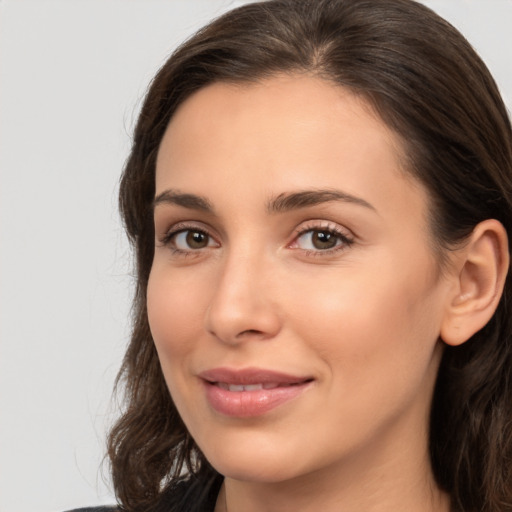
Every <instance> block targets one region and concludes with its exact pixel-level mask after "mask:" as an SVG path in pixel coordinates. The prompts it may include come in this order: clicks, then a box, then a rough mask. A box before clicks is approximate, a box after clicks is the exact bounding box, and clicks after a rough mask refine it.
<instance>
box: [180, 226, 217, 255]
mask: <svg viewBox="0 0 512 512" xmlns="http://www.w3.org/2000/svg"><path fill="white" fill-rule="evenodd" d="M173 241H174V246H175V248H176V249H178V250H180V251H187V250H190V249H204V248H205V247H210V246H212V245H215V244H214V243H212V242H213V240H212V239H211V237H210V235H208V233H205V232H204V231H198V230H193V229H187V230H185V231H180V232H178V233H175V234H174V236H173Z"/></svg>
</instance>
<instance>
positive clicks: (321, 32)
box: [109, 0, 512, 512]
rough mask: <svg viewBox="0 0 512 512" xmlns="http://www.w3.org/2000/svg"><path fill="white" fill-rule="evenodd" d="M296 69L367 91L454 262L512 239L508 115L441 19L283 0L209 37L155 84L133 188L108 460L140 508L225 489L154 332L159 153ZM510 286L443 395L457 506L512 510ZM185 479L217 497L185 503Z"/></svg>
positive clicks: (123, 491) (433, 436) (240, 15)
mask: <svg viewBox="0 0 512 512" xmlns="http://www.w3.org/2000/svg"><path fill="white" fill-rule="evenodd" d="M297 72H299V73H309V74H314V75H316V76H320V77H322V78H324V79H325V80H328V81H330V82H332V83H333V84H337V85H340V86H342V87H345V88H348V89H350V90H352V91H353V92H354V93H356V94H359V95H362V96H363V97H364V98H365V99H366V100H367V101H368V102H369V103H370V104H371V105H372V106H373V107H374V108H375V109H376V111H377V112H378V114H379V115H380V116H381V117H382V119H383V120H384V122H385V123H386V124H387V125H388V126H389V127H391V128H392V129H393V130H394V131H395V132H396V133H397V134H398V135H399V136H400V137H401V138H402V140H403V143H404V146H405V148H406V150H407V156H408V164H407V167H408V171H409V172H410V173H411V174H412V175H413V176H414V177H415V178H416V179H418V180H419V181H420V182H421V183H422V184H423V185H424V186H425V187H426V189H427V190H428V191H429V194H430V200H431V210H430V216H431V219H430V220H431V227H432V233H433V234H434V238H435V240H436V242H437V249H438V253H439V255H440V257H441V256H442V254H443V252H444V251H446V250H447V249H448V248H449V247H451V246H452V245H453V244H454V243H456V242H460V241H461V240H463V239H464V238H465V237H467V236H468V235H469V234H470V233H471V231H472V230H473V228H474V226H475V225H476V224H477V223H479V222H480V221H482V220H485V219H489V218H494V219H498V220H499V221H501V222H502V224H503V225H504V226H505V228H506V230H507V232H508V234H509V239H511V240H512V130H511V126H510V120H509V118H508V115H507V111H506V109H505V107H504V105H503V102H502V100H501V98H500V95H499V92H498V89H497V87H496V84H495V83H494V81H493V79H492V77H491V75H490V73H489V71H488V70H487V68H486V67H485V65H484V64H483V62H482V61H481V60H480V58H479V57H478V56H477V55H476V53H475V52H474V51H473V49H472V48H471V46H470V45H469V43H468V42H467V41H466V40H465V39H464V37H463V36H462V35H461V34H460V33H459V32H458V31H457V30H455V29H454V28H453V27H452V26H451V25H450V24H449V23H447V22H446V21H444V20H443V19H441V18H440V17H438V16H437V15H436V14H434V13H433V12H432V11H431V10H429V9H428V8H426V7H425V6H423V5H421V4H418V3H416V2H414V1H412V0H378V1H375V0H270V1H266V2H260V3H254V4H248V5H245V6H242V7H240V8H238V9H235V10H233V11H230V12H228V13H227V14H225V15H223V16H222V17H220V18H219V19H217V20H215V21H214V22H212V23H211V24H210V25H208V26H207V27H205V28H204V29H202V30H201V31H199V32H198V33H197V34H196V35H195V36H193V37H192V38H191V39H190V40H188V41H186V42H185V43H184V44H183V45H182V46H181V47H180V48H178V50H177V51H176V52H175V53H174V54H173V55H172V56H171V58H170V59H169V60H168V61H167V62H166V63H165V64H164V66H163V67H162V68H161V70H160V71H159V72H158V74H157V75H156V77H155V78H154V80H153V82H152V84H151V86H150V88H149V91H148V93H147V96H146V99H145V102H144V104H143V107H142V110H141V113H140V116H139V119H138V123H137V126H136V128H135V133H134V140H133V147H132V150H131V153H130V156H129V158H128V160H127V163H126V167H125V169H124V173H123V176H122V180H121V187H120V209H121V213H122V215H123V218H124V222H125V225H126V230H127V233H128V237H129V239H130V241H131V243H132V244H133V247H134V250H135V254H136V277H137V287H136V292H135V300H134V305H133V334H132V338H131V342H130V345H129V347H128V350H127V352H126V356H125V359H124V362H123V366H122V369H121V371H120V374H119V377H118V379H119V380H118V383H119V384H120V385H121V384H122V385H123V389H124V392H125V399H126V400H125V403H126V407H125V410H124V411H123V414H122V416H121V418H120V419H119V421H118V423H117V424H116V425H115V426H114V428H113V429H112V431H111V434H110V438H109V456H110V459H111V464H112V474H113V482H114V486H115V490H116V493H117V496H118V499H119V502H120V504H121V505H122V507H123V508H124V509H126V510H127V511H142V510H146V511H147V510H157V509H158V507H159V504H160V505H162V504H163V503H164V502H165V506H166V507H167V508H166V510H176V511H177V510H179V511H180V512H181V511H184V510H202V508H201V507H203V506H204V503H206V501H207V499H208V496H207V494H208V492H209V491H208V489H210V492H215V490H216V489H217V488H218V485H219V482H220V479H221V477H220V475H218V474H217V473H216V472H215V470H214V469H213V468H212V467H211V466H210V465H209V464H208V462H207V461H206V460H205V458H204V457H203V456H202V454H201V452H200V451H199V449H198V448H197V446H196V445H195V443H194V441H193V440H192V439H191V438H190V436H189V434H188V432H187V430H186V428H185V426H184V425H183V423H182V422H181V420H180V417H179V415H178V413H177V411H176V408H175V406H174V404H173V402H172V399H171V397H170V395H169V392H168V390H167V388H166V385H165V382H164V378H163V375H162V372H161V369H160V365H159V361H158V357H157V353H156V351H155V347H154V344H153V341H152V338H151V333H150V330H149V326H148V319H147V312H146V288H147V282H148V276H149V272H150V269H151V264H152V258H153V249H154V247H153V244H154V228H153V218H152V215H153V212H152V201H153V197H154V186H155V160H156V154H157V151H158V148H159V144H160V141H161V140H162V137H163V134H164V131H165V129H166V127H167V125H168V123H169V120H170V119H171V117H172V115H173V113H174V112H175V110H176V108H177V107H178V106H179V105H180V104H181V103H182V102H183V101H185V100H186V99H187V98H188V97H189V96H190V95H191V94H193V93H194V92H195V91H197V90H198V89H200V88H202V87H204V86H206V85H207V84H210V83H212V82H234V83H243V82H253V81H257V80H260V79H263V78H265V77H268V76H272V75H274V74H276V73H297ZM511 286H512V284H511V278H510V276H509V277H508V278H507V282H506V285H505V291H504V294H503V297H502V299H501V302H500V304H499V306H498V309H497V311H496V313H495V315H494V317H493V318H492V319H491V321H490V322H489V323H488V324H487V326H486V327H485V328H484V329H482V330H481V331H480V332H478V333H477V334H475V335H474V336H473V337H472V339H470V340H469V341H468V342H466V343H465V344H463V345H462V346H460V347H457V348H452V347H446V350H445V352H444V356H443V360H442V362H441V367H440V370H439V376H438V381H437V384H436V390H435V394H434V399H433V404H432V415H431V427H430V447H431V462H432V467H433V471H434V474H435V477H436V479H437V481H438V484H439V485H440V486H441V488H443V489H445V490H446V491H447V492H448V493H450V495H451V497H452V503H453V506H454V507H456V508H459V509H461V510H464V511H465V512H491V511H492V512H499V511H505V510H511V509H512V481H511V472H512V347H511V343H512V340H511V334H512V311H511V307H512V306H511V304H512V303H511V299H512V295H511V292H512V289H511ZM187 482H188V484H190V485H192V484H191V482H195V483H196V484H197V485H196V487H195V489H203V490H204V492H203V495H201V493H199V494H195V495H194V496H193V497H190V492H189V493H188V495H187V496H185V494H186V490H187V489H188V490H190V485H188V484H187ZM211 489H213V491H211ZM185 498H186V499H185ZM180 500H181V501H180ZM184 501H187V504H186V505H185V504H184ZM162 506H163V505H162Z"/></svg>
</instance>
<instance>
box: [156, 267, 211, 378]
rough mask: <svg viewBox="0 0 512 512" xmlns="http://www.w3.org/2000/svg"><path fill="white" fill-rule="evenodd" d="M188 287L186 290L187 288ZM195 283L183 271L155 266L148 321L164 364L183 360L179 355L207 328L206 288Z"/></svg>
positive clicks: (192, 345)
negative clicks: (182, 273) (184, 275)
mask: <svg viewBox="0 0 512 512" xmlns="http://www.w3.org/2000/svg"><path fill="white" fill-rule="evenodd" d="M184 290H186V292H184ZM202 290H203V293H201V289H198V287H197V286H192V283H187V282H186V279H185V280H184V279H183V278H182V277H180V275H179V274H178V275H172V273H170V272H167V271H165V269H161V268H159V267H158V266H156V267H155V268H153V269H152V270H151V274H150V277H149V282H148V290H147V309H148V321H149V326H150V329H151V334H152V336H153V340H154V342H155V345H156V348H157V351H158V354H159V357H160V361H161V364H162V367H164V372H165V366H166V365H168V364H170V363H171V362H172V363H179V362H180V359H179V356H182V355H185V354H187V353H188V352H190V351H191V350H192V349H193V348H194V345H195V344H194V340H197V339H199V333H200V332H201V330H202V328H203V323H204V322H203V315H202V311H203V309H204V307H203V302H204V300H205V295H204V289H202Z"/></svg>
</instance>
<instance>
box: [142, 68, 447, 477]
mask: <svg viewBox="0 0 512 512" xmlns="http://www.w3.org/2000/svg"><path fill="white" fill-rule="evenodd" d="M400 156H401V148H400V143H399V140H398V139H397V138H396V137H395V136H394V134H393V133H391V132H390V130H389V129H388V128H387V127H386V125H384V124H383V122H382V121H381V120H379V119H378V118H377V117H376V115H375V114H374V113H373V112H372V110H371V109H370V108H369V106H368V105H366V104H365V103H364V101H363V100H362V99H360V98H358V97H355V96H354V95H352V94H351V93H350V92H348V91H347V90H344V89H342V88H340V87H337V86H334V85H332V84H329V83H327V82H325V81H322V80H320V79H317V78H313V77H305V76H301V77H298V76H288V77H284V76H279V77H275V78H272V79H267V80H266V81H263V82H259V83H257V84H253V85H241V86H236V85H228V84H214V85H210V86H208V87H206V88H204V89H202V90H200V91H199V92H197V93H196V94H195V95H194V96H192V97H191V98H189V99H188V100H187V101H186V102H185V103H184V104H182V105H181V106H180V108H179V109H178V111H177V113H176V114H175V115H174V117H173V119H172V121H171V122H170V124H169V127H168V129H167V131H166V133H165V136H164V138H163V140H162V143H161V147H160V150H159V154H158V159H157V173H156V198H155V233H156V237H155V238H156V240H155V256H154V262H153V266H152V269H151V274H150V280H149V285H148V291H147V292H148V315H149V323H150V327H151V332H152V334H153V337H154V342H155V344H156V348H157V351H158V355H159V358H160V362H161V366H162V370H163V373H164V376H165V379H166V382H167V385H168V388H169V390H170V393H171V395H172V398H173V400H174V402H175V404H176V406H177V408H178V410H179V412H180V414H181V416H182V418H183V421H184V422H185V424H186V426H187V428H188V429H189V431H190V433H191V435H192V436H193V438H194V439H195V441H196V443H197V444H198V446H199V447H200V449H201V450H202V451H203V453H204V454H205V456H206V457H207V458H208V459H209V461H210V462H211V463H212V465H213V466H214V467H215V468H216V469H217V470H218V471H219V472H221V473H222V474H224V475H226V476H228V477H230V478H234V479H239V480H251V481H260V482H281V481H286V480H291V479H294V478H298V477H301V476H304V475H313V474H321V473H322V471H326V470H328V471H329V474H334V473H336V471H349V470H350V471H352V472H353V471H354V468H355V467H356V466H357V465H359V466H360V467H363V466H364V465H365V464H366V465H368V466H369V465H370V464H371V465H375V464H376V463H379V464H383V463H391V462H390V460H388V459H396V460H399V459H403V460H402V462H401V463H402V465H403V463H404V460H406V459H408V458H416V460H417V457H424V456H425V455H426V450H427V446H426V445H427V441H426V439H427V434H426V432H427V424H428V413H429V408H430V400H431V395H432V389H433V385H434V381H435V376H436V372H437V368H438V364H439V359H440V354H441V347H440V345H439V342H438V336H439V331H440V324H441V321H442V317H443V307H444V304H445V302H446V297H447V289H448V285H447V283H446V282H445V280H444V278H442V277H441V274H440V273H439V271H438V265H437V263H436V259H435V257H434V255H433V251H432V250H431V243H430V241H431V237H430V234H429V228H428V225H427V220H426V219H427V208H428V198H427V195H426V192H425V191H424V190H423V188H422V187H421V186H420V185H419V184H417V183H416V182H415V181H414V180H413V179H412V178H409V177H407V176H406V174H405V173H404V171H403V170H402V169H401V167H400V165H401V160H402V159H401V157H400ZM363 461H364V462H363ZM350 474H353V473H350Z"/></svg>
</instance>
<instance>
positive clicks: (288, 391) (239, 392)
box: [199, 368, 313, 418]
mask: <svg viewBox="0 0 512 512" xmlns="http://www.w3.org/2000/svg"><path fill="white" fill-rule="evenodd" d="M199 377H200V378H201V379H202V380H203V383H204V387H205V392H206V397H207V400H208V402H209V403H210V405H211V406H212V408H213V409H214V410H215V411H217V412H218V413H221V414H223V415H226V416H235V417H240V418H248V417H253V416H260V415H262V414H265V413H266V412H269V411H270V410H272V409H274V408H276V407H278V406H280V405H283V404H284V403H286V402H288V401H290V400H292V399H294V398H295V397H297V396H299V395H300V394H302V392H303V391H305V390H306V389H307V388H309V387H310V385H311V383H312V382H313V378H312V377H308V376H295V375H289V374H286V373H281V372H275V371H272V370H263V369H259V368H247V369H243V370H235V369H230V368H215V369H211V370H207V371H204V372H202V373H200V374H199Z"/></svg>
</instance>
